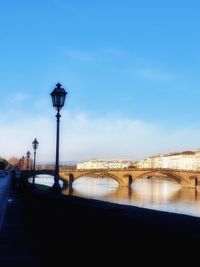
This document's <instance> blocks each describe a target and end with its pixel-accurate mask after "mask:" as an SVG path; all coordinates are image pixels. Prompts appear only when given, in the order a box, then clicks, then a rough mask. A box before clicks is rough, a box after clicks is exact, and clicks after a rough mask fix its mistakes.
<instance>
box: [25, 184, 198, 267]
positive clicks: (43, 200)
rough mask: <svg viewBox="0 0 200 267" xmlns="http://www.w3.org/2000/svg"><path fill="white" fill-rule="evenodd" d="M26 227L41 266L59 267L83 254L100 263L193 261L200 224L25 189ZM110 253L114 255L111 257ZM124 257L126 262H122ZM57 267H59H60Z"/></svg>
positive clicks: (181, 217)
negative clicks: (160, 258)
mask: <svg viewBox="0 0 200 267" xmlns="http://www.w3.org/2000/svg"><path fill="white" fill-rule="evenodd" d="M21 192H22V196H23V203H24V210H25V214H26V216H25V217H26V223H27V225H28V229H29V235H30V238H31V240H32V241H33V247H34V248H35V249H36V250H37V251H38V253H39V255H40V257H41V260H42V261H43V262H44V264H45V262H47V266H48V264H49V262H51V263H52V262H55V264H57V263H59V264H61V262H62V260H63V256H64V257H65V256H67V255H70V257H71V256H72V255H73V257H74V256H75V257H76V256H77V255H79V254H80V253H82V252H84V255H85V256H84V260H89V258H90V256H91V255H95V256H96V257H99V256H101V257H100V258H101V259H99V260H103V259H105V257H109V258H110V259H112V260H116V258H113V255H115V256H116V255H121V256H122V257H124V256H127V255H129V256H131V257H134V259H136V258H137V257H138V258H140V260H145V258H141V257H140V256H139V255H141V253H142V252H143V251H145V254H147V253H148V254H152V253H155V252H156V253H158V251H159V253H163V255H164V254H165V253H166V251H169V250H170V255H168V258H171V257H172V256H173V257H180V252H181V255H182V254H184V256H185V257H188V258H191V256H192V258H193V256H194V253H195V251H196V250H198V246H199V244H200V219H199V218H197V217H192V216H186V215H178V214H172V213H167V212H159V211H153V210H148V209H143V208H137V207H131V206H126V205H118V204H112V203H108V202H103V201H99V200H90V199H83V198H79V197H75V196H64V195H61V194H53V193H51V192H49V191H42V190H38V189H32V187H31V186H27V185H26V186H25V188H23V189H22V190H21ZM113 253H114V254H113ZM123 255H124V256H123ZM58 266H59V265H58Z"/></svg>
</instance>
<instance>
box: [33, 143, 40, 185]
mask: <svg viewBox="0 0 200 267" xmlns="http://www.w3.org/2000/svg"><path fill="white" fill-rule="evenodd" d="M32 145H33V150H34V159H33V185H34V184H35V158H36V149H37V148H38V145H39V143H38V141H37V139H36V138H35V139H34V141H33V142H32Z"/></svg>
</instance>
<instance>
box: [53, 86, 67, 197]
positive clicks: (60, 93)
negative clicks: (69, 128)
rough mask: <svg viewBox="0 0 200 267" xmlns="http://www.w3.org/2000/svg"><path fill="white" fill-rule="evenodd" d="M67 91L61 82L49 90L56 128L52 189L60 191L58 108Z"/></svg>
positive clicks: (63, 101)
mask: <svg viewBox="0 0 200 267" xmlns="http://www.w3.org/2000/svg"><path fill="white" fill-rule="evenodd" d="M66 95H67V92H66V91H65V89H64V88H62V87H61V84H60V83H58V84H56V88H55V89H54V90H53V91H52V92H51V98H52V103H53V106H54V107H55V109H56V110H57V114H56V118H57V130H56V164H55V174H54V184H53V186H52V190H53V191H55V192H60V191H61V187H60V184H59V136H60V117H61V115H60V110H61V108H62V107H63V106H64V104H65V98H66Z"/></svg>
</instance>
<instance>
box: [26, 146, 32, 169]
mask: <svg viewBox="0 0 200 267" xmlns="http://www.w3.org/2000/svg"><path fill="white" fill-rule="evenodd" d="M30 155H31V152H30V151H29V150H28V151H27V153H26V157H27V165H26V169H27V171H28V169H29V159H30Z"/></svg>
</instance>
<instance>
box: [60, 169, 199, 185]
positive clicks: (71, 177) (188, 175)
mask: <svg viewBox="0 0 200 267" xmlns="http://www.w3.org/2000/svg"><path fill="white" fill-rule="evenodd" d="M155 174H156V175H158V174H160V175H162V176H168V177H170V178H173V179H174V180H175V181H177V182H178V183H179V184H181V186H182V187H189V188H196V186H197V185H198V184H200V171H199V172H197V171H186V170H173V169H137V168H133V169H74V170H73V169H61V170H60V177H61V179H62V180H65V181H66V182H67V183H68V184H69V185H72V183H73V182H74V181H75V180H77V179H78V178H80V177H82V176H92V177H102V178H103V177H110V178H113V179H114V180H116V181H117V182H118V183H119V184H120V185H122V186H130V185H131V184H132V183H133V182H134V180H136V179H139V178H143V177H151V176H153V175H155Z"/></svg>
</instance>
